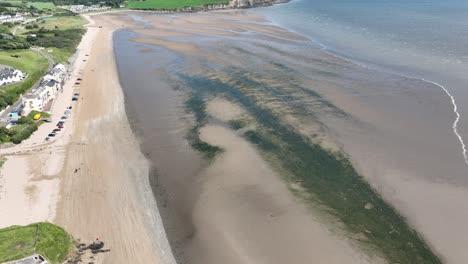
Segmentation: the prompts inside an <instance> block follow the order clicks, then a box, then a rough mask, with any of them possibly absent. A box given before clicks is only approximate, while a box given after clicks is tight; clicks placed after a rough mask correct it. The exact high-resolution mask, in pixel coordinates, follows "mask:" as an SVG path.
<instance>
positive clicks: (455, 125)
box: [421, 79, 468, 164]
mask: <svg viewBox="0 0 468 264" xmlns="http://www.w3.org/2000/svg"><path fill="white" fill-rule="evenodd" d="M421 80H423V81H425V82H428V83H432V84H434V85H436V86H438V87H440V88H441V89H442V90H444V92H445V93H446V94H447V96H448V97H449V98H450V100H451V102H452V105H453V112H454V113H455V115H456V118H455V120H454V121H453V124H452V129H453V133H454V134H455V136H457V138H458V141H459V142H460V145H461V148H462V155H463V158H464V160H465V163H466V164H468V154H467V153H466V152H467V150H466V145H465V142H464V141H463V137H462V136H461V135H460V133H459V132H458V122H459V121H460V113H459V112H458V107H457V104H456V102H455V97H454V96H453V95H452V94H451V93H450V92H449V90H447V88H445V87H444V86H443V85H441V84H438V83H436V82H433V81H428V80H425V79H421Z"/></svg>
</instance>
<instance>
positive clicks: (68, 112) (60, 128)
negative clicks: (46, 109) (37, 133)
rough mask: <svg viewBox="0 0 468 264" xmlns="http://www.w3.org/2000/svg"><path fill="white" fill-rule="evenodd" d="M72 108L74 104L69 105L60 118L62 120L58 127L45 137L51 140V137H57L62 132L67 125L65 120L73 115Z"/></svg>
mask: <svg viewBox="0 0 468 264" xmlns="http://www.w3.org/2000/svg"><path fill="white" fill-rule="evenodd" d="M71 109H72V106H69V107H67V110H65V112H64V113H63V116H62V117H61V118H60V119H61V120H60V121H59V122H58V123H57V127H56V128H54V129H53V130H52V131H51V132H50V133H49V134H48V135H47V137H46V138H45V140H46V141H47V140H49V139H50V138H51V137H55V136H56V135H57V133H58V132H60V131H61V130H62V129H63V128H64V125H65V121H66V120H67V119H68V118H69V117H70V115H71Z"/></svg>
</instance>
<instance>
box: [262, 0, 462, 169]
mask: <svg viewBox="0 0 468 264" xmlns="http://www.w3.org/2000/svg"><path fill="white" fill-rule="evenodd" d="M255 11H256V12H260V13H261V14H264V15H266V17H267V18H268V19H269V20H271V21H274V22H275V23H276V24H278V25H281V26H284V27H287V28H288V29H290V30H294V31H295V32H298V33H300V34H303V35H305V36H307V37H309V38H310V39H311V40H313V41H315V42H316V43H318V44H319V45H320V46H321V47H322V49H323V50H325V51H328V52H331V53H333V54H335V55H338V56H342V57H344V58H347V59H350V60H352V61H354V62H355V63H358V64H361V65H363V66H366V67H371V68H380V69H384V70H385V71H388V72H393V73H396V74H399V75H402V76H407V77H416V78H420V79H424V80H427V81H430V82H435V83H437V84H439V85H440V86H443V88H445V89H446V91H444V92H447V93H449V94H450V95H452V96H453V97H454V98H453V99H454V100H455V103H456V105H457V111H458V113H459V114H460V118H459V122H457V124H456V125H457V127H458V134H459V135H455V136H457V137H461V138H458V140H460V141H461V139H465V138H467V137H468V46H467V43H468V1H464V0H446V1H439V0H293V1H291V2H289V3H287V4H284V5H275V6H272V7H267V8H260V9H256V10H255ZM441 88H442V87H441ZM447 107H453V106H452V105H447ZM453 118H454V121H455V119H456V118H457V116H456V115H454V116H453ZM466 141H467V140H466V139H465V144H466ZM460 144H461V142H460ZM460 151H463V150H460ZM465 162H466V163H467V164H468V160H467V158H466V157H465Z"/></svg>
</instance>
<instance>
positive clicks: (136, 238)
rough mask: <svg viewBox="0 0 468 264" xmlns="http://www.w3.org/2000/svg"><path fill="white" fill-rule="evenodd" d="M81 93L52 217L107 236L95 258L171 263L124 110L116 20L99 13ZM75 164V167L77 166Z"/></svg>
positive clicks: (83, 232) (76, 231) (84, 232)
mask: <svg viewBox="0 0 468 264" xmlns="http://www.w3.org/2000/svg"><path fill="white" fill-rule="evenodd" d="M96 19H97V22H96V23H98V24H99V26H102V27H103V28H102V29H99V28H96V27H95V26H94V27H90V28H89V30H90V31H97V33H96V37H95V38H94V39H93V42H92V45H91V46H92V47H91V50H90V51H89V54H90V56H89V59H88V63H87V65H86V67H85V69H84V70H83V73H82V78H83V82H82V84H81V88H80V92H81V100H80V103H79V105H78V109H77V113H76V122H75V127H74V133H73V135H72V138H71V142H70V145H69V147H68V150H67V158H66V160H65V166H64V170H63V171H62V178H63V182H62V189H61V200H60V203H59V207H58V211H57V218H56V222H57V223H58V224H61V225H63V226H64V227H65V228H66V229H67V230H68V231H69V232H71V233H72V234H73V235H74V236H75V237H76V238H80V239H82V240H84V241H92V240H94V239H95V238H99V239H101V240H102V241H105V243H106V247H107V248H110V249H111V250H112V251H111V252H109V253H106V254H104V255H100V256H99V257H98V260H97V262H95V263H172V262H173V260H172V257H171V253H170V250H169V248H168V245H167V244H166V245H165V244H164V243H160V240H158V238H162V239H161V241H164V239H165V235H164V231H163V228H162V223H161V221H160V220H159V218H158V217H159V215H158V211H157V206H156V203H155V201H154V198H153V197H152V193H151V189H149V183H148V164H147V161H146V160H145V158H144V157H143V155H142V154H141V152H140V150H139V147H138V142H137V141H136V140H135V137H134V135H133V133H132V131H131V129H130V126H129V124H128V120H127V117H126V114H125V109H124V101H123V93H122V90H121V88H120V84H119V79H118V76H117V69H116V65H115V61H114V56H113V48H112V46H113V45H112V33H113V30H114V29H115V28H117V27H118V26H117V25H116V24H112V23H111V22H108V20H107V19H106V17H100V16H97V17H96ZM75 170H78V172H77V173H75Z"/></svg>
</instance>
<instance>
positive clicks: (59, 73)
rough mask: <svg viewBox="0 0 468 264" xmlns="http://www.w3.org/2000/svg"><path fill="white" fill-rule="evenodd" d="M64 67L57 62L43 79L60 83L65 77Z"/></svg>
mask: <svg viewBox="0 0 468 264" xmlns="http://www.w3.org/2000/svg"><path fill="white" fill-rule="evenodd" d="M65 72H66V68H65V65H63V64H57V65H55V66H54V68H53V69H52V70H50V71H48V72H47V73H46V75H45V76H44V78H43V79H44V80H55V81H57V82H58V83H61V82H62V81H63V79H64V78H65Z"/></svg>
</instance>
